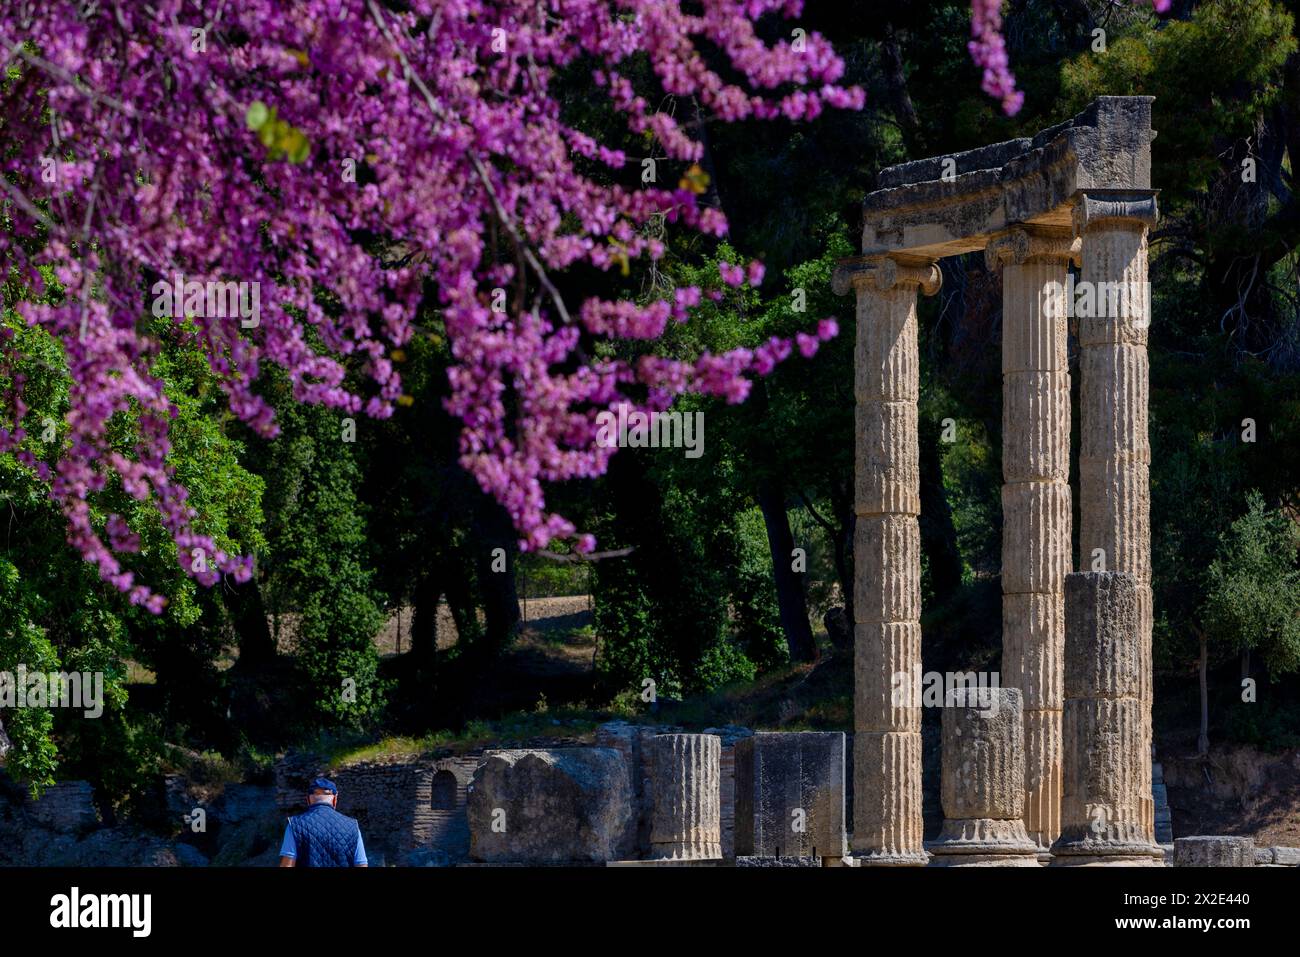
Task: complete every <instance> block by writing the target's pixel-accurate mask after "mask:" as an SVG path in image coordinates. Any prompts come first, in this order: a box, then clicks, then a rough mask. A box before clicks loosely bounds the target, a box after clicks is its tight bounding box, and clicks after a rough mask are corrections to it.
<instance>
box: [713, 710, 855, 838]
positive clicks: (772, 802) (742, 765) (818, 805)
mask: <svg viewBox="0 0 1300 957" xmlns="http://www.w3.org/2000/svg"><path fill="white" fill-rule="evenodd" d="M844 780H845V779H844V735H843V734H840V733H838V732H792V733H768V732H759V733H757V734H755V735H753V736H752V737H750V738H746V739H745V740H743V741H740V742H739V743H738V744H737V745H736V854H737V855H738V856H740V855H743V856H746V857H773V858H778V857H823V858H824V857H833V858H839V857H844V855H845V850H846V846H845V840H844Z"/></svg>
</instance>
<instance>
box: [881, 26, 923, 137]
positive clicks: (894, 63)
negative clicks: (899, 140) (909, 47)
mask: <svg viewBox="0 0 1300 957" xmlns="http://www.w3.org/2000/svg"><path fill="white" fill-rule="evenodd" d="M880 65H881V67H882V68H883V70H884V73H885V83H886V85H887V86H888V88H889V99H890V106H891V107H892V109H893V112H894V117H895V118H896V119H897V120H898V128H899V129H900V130H901V131H902V134H903V143H904V145H905V146H906V147H907V151H908V153H909V154H910V155H912V156H919V155H923V153H922V150H921V144H920V133H921V121H920V120H919V119H918V118H917V115H916V107H915V106H914V105H913V104H912V96H911V94H910V93H908V92H907V73H906V71H905V70H904V69H903V52H902V50H901V49H900V47H899V45H898V36H897V34H896V33H895V32H894V27H893V24H885V40H884V42H883V43H882V44H881V45H880Z"/></svg>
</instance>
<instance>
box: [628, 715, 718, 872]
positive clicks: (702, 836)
mask: <svg viewBox="0 0 1300 957" xmlns="http://www.w3.org/2000/svg"><path fill="white" fill-rule="evenodd" d="M646 746H647V748H648V750H649V751H650V757H651V758H652V759H653V762H654V778H653V781H652V788H653V795H652V801H653V809H652V812H651V818H650V858H651V860H670V861H706V860H715V859H721V857H722V814H721V788H722V772H721V757H722V741H721V739H720V738H719V737H718V736H717V735H713V734H660V735H656V736H655V737H653V738H650V739H649V741H648V742H647V745H646Z"/></svg>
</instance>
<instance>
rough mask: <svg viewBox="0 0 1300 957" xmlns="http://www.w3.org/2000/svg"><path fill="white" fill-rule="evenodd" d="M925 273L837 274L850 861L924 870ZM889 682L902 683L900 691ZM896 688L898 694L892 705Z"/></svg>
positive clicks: (866, 264)
mask: <svg viewBox="0 0 1300 957" xmlns="http://www.w3.org/2000/svg"><path fill="white" fill-rule="evenodd" d="M940 282H941V279H940V274H939V269H938V267H937V266H935V265H934V264H933V263H929V264H923V265H908V264H900V263H897V262H895V261H894V260H892V259H889V258H877V259H862V260H857V261H854V262H853V263H852V264H851V265H847V266H842V267H841V269H840V270H839V271H838V272H837V276H836V288H837V291H840V292H846V291H847V288H846V287H847V285H849V284H851V285H852V287H853V289H854V290H855V291H856V292H857V299H858V308H857V328H858V338H857V352H856V355H855V363H854V365H855V394H856V397H857V447H856V461H855V468H854V473H855V486H856V488H855V493H854V494H855V506H856V512H857V521H856V528H855V532H854V544H853V548H854V568H855V570H854V589H853V591H854V595H853V608H854V618H855V625H854V627H855V643H854V644H855V662H854V708H853V724H854V730H855V735H854V739H853V748H854V760H853V775H854V778H853V781H854V792H853V794H854V798H853V848H852V850H853V857H854V861H855V863H857V864H859V865H920V864H924V863H925V862H926V859H927V856H926V853H925V849H924V847H923V845H922V842H921V839H922V834H921V702H920V701H917V700H914V699H913V697H912V694H911V692H912V689H913V682H912V680H911V677H912V675H913V674H914V673H917V672H919V670H920V667H921V533H920V527H919V525H918V524H917V515H918V514H920V510H921V509H920V463H919V458H918V450H917V398H918V393H919V389H920V375H919V360H918V355H917V333H916V293H917V289H918V288H919V289H921V290H922V291H923V292H924V293H925V294H926V295H933V294H934V293H936V292H937V291H938V290H939V285H940ZM896 676H904V678H903V679H902V680H898V679H896ZM895 688H898V689H900V691H899V693H897V694H896V693H895Z"/></svg>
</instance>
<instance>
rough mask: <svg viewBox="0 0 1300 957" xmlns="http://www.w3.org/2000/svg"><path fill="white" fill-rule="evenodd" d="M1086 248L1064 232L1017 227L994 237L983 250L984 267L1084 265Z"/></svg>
mask: <svg viewBox="0 0 1300 957" xmlns="http://www.w3.org/2000/svg"><path fill="white" fill-rule="evenodd" d="M1082 250H1083V244H1082V243H1081V242H1080V241H1079V239H1078V238H1076V237H1075V236H1072V235H1070V234H1069V233H1066V232H1063V231H1061V230H1051V231H1048V230H1038V229H1029V228H1027V227H1024V226H1014V227H1012V228H1011V229H1009V230H1007V231H1006V232H1005V233H1002V234H1001V235H998V236H995V237H994V238H993V239H992V240H990V241H989V244H988V245H987V246H985V247H984V263H985V265H987V266H988V268H989V269H991V270H992V269H997V268H998V267H999V266H1001V265H1011V266H1023V265H1024V264H1025V263H1029V262H1059V263H1062V264H1067V265H1068V264H1069V263H1074V264H1075V265H1076V266H1080V265H1082V258H1081V256H1082Z"/></svg>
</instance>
